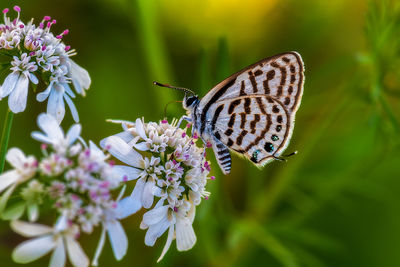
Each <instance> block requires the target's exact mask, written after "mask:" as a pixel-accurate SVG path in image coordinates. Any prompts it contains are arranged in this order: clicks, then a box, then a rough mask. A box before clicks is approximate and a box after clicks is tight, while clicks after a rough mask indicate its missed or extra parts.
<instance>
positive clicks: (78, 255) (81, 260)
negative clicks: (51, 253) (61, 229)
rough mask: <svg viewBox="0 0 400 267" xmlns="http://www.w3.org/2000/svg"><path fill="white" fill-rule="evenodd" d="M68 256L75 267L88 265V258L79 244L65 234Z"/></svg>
mask: <svg viewBox="0 0 400 267" xmlns="http://www.w3.org/2000/svg"><path fill="white" fill-rule="evenodd" d="M65 239H66V243H67V252H68V258H69V260H70V261H71V263H72V265H74V266H75V267H85V266H89V259H88V257H87V256H86V254H85V252H84V251H83V249H82V247H81V245H79V243H78V242H77V241H76V240H75V239H74V238H73V237H71V236H66V237H65Z"/></svg>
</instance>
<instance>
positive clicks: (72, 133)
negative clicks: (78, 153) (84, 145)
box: [67, 124, 82, 145]
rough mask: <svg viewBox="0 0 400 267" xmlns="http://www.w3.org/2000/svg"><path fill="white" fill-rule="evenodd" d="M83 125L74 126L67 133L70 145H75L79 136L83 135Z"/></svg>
mask: <svg viewBox="0 0 400 267" xmlns="http://www.w3.org/2000/svg"><path fill="white" fill-rule="evenodd" d="M81 129H82V127H81V125H80V124H74V125H72V126H71V128H69V130H68V132H67V142H68V145H72V144H73V143H75V141H76V139H78V137H79V135H80V134H81Z"/></svg>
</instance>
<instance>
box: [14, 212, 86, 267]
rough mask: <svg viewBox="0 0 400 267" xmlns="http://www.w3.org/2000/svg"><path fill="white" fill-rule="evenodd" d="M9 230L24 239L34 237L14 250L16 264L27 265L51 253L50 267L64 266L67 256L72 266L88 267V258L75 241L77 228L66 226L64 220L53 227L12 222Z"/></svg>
mask: <svg viewBox="0 0 400 267" xmlns="http://www.w3.org/2000/svg"><path fill="white" fill-rule="evenodd" d="M11 228H13V230H14V231H15V232H17V233H19V234H20V235H23V236H25V237H34V238H33V239H31V240H28V241H25V242H23V243H21V244H20V245H18V246H17V247H16V248H15V249H14V251H13V253H12V258H13V260H14V261H15V262H17V263H29V262H32V261H35V260H37V259H39V258H40V257H42V256H44V255H46V254H47V253H49V252H50V251H53V253H52V255H51V259H50V264H49V266H50V267H59V266H65V263H66V257H67V255H68V258H69V260H70V262H71V263H72V265H73V266H75V267H85V266H89V259H88V257H87V256H86V254H85V252H84V251H83V250H82V247H81V246H80V245H79V243H78V242H77V241H76V239H75V238H76V235H77V234H78V231H77V227H74V226H72V227H71V226H68V224H67V222H66V221H65V218H61V219H60V220H59V221H58V222H57V224H56V225H55V227H49V226H46V225H41V224H33V223H26V222H22V221H13V222H11Z"/></svg>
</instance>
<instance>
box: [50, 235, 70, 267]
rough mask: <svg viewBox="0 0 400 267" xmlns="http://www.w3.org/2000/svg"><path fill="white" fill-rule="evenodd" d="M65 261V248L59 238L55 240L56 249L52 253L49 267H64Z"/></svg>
mask: <svg viewBox="0 0 400 267" xmlns="http://www.w3.org/2000/svg"><path fill="white" fill-rule="evenodd" d="M65 261H66V255H65V246H64V242H63V240H62V239H61V238H59V239H58V240H57V246H56V249H55V250H54V251H53V253H52V255H51V259H50V263H49V267H64V266H65Z"/></svg>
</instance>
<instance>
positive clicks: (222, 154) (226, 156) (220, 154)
mask: <svg viewBox="0 0 400 267" xmlns="http://www.w3.org/2000/svg"><path fill="white" fill-rule="evenodd" d="M211 144H212V147H213V150H214V153H215V158H216V159H217V162H218V165H219V167H220V168H221V170H222V172H223V173H224V174H228V173H230V171H231V165H232V159H231V155H230V153H229V149H228V147H227V146H225V145H224V144H223V143H222V142H221V141H220V140H218V139H217V138H215V137H214V138H213V141H212V142H211Z"/></svg>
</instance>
